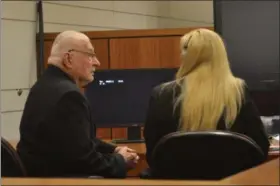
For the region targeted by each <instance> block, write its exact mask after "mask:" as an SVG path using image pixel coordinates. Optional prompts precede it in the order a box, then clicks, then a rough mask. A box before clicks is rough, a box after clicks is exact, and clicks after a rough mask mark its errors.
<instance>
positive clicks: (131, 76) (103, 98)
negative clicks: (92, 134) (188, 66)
mask: <svg viewBox="0 0 280 186" xmlns="http://www.w3.org/2000/svg"><path fill="white" fill-rule="evenodd" d="M176 72H177V69H127V70H99V71H96V73H95V75H94V78H95V79H94V81H93V82H92V83H90V84H89V85H88V86H87V87H86V89H85V95H86V97H87V98H88V100H89V102H90V104H91V108H92V115H93V120H94V122H95V123H96V125H97V127H122V126H131V125H142V124H143V123H144V121H145V117H146V112H147V108H148V104H149V99H150V96H151V92H152V89H153V88H154V87H155V86H157V85H159V84H161V83H164V82H167V81H171V80H174V78H175V74H176Z"/></svg>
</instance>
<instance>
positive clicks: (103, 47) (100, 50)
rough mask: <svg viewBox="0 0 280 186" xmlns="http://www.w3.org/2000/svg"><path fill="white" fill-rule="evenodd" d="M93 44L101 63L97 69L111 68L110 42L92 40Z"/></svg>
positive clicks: (106, 40)
mask: <svg viewBox="0 0 280 186" xmlns="http://www.w3.org/2000/svg"><path fill="white" fill-rule="evenodd" d="M91 43H92V45H93V47H94V51H95V53H96V56H97V58H98V60H99V62H100V66H99V67H98V68H97V69H108V68H109V40H108V39H92V40H91Z"/></svg>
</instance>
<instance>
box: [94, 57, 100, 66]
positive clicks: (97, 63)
mask: <svg viewBox="0 0 280 186" xmlns="http://www.w3.org/2000/svg"><path fill="white" fill-rule="evenodd" d="M93 65H94V66H100V61H99V60H98V59H97V58H96V57H95V58H94V59H93Z"/></svg>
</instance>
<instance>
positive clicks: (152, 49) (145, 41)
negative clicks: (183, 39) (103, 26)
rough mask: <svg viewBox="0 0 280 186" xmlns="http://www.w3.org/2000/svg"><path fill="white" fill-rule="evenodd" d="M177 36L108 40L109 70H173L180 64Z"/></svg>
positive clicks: (178, 38)
mask: <svg viewBox="0 0 280 186" xmlns="http://www.w3.org/2000/svg"><path fill="white" fill-rule="evenodd" d="M179 40H180V37H179V36H174V37H147V38H146V37H144V38H122V39H111V40H110V68H111V69H137V68H174V67H178V66H179V64H180V61H179V58H180V48H179Z"/></svg>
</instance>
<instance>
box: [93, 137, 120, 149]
mask: <svg viewBox="0 0 280 186" xmlns="http://www.w3.org/2000/svg"><path fill="white" fill-rule="evenodd" d="M95 143H96V144H97V151H99V152H102V153H113V152H114V151H115V149H116V147H117V146H115V145H113V144H110V143H106V142H104V141H102V140H100V139H98V138H95Z"/></svg>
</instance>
